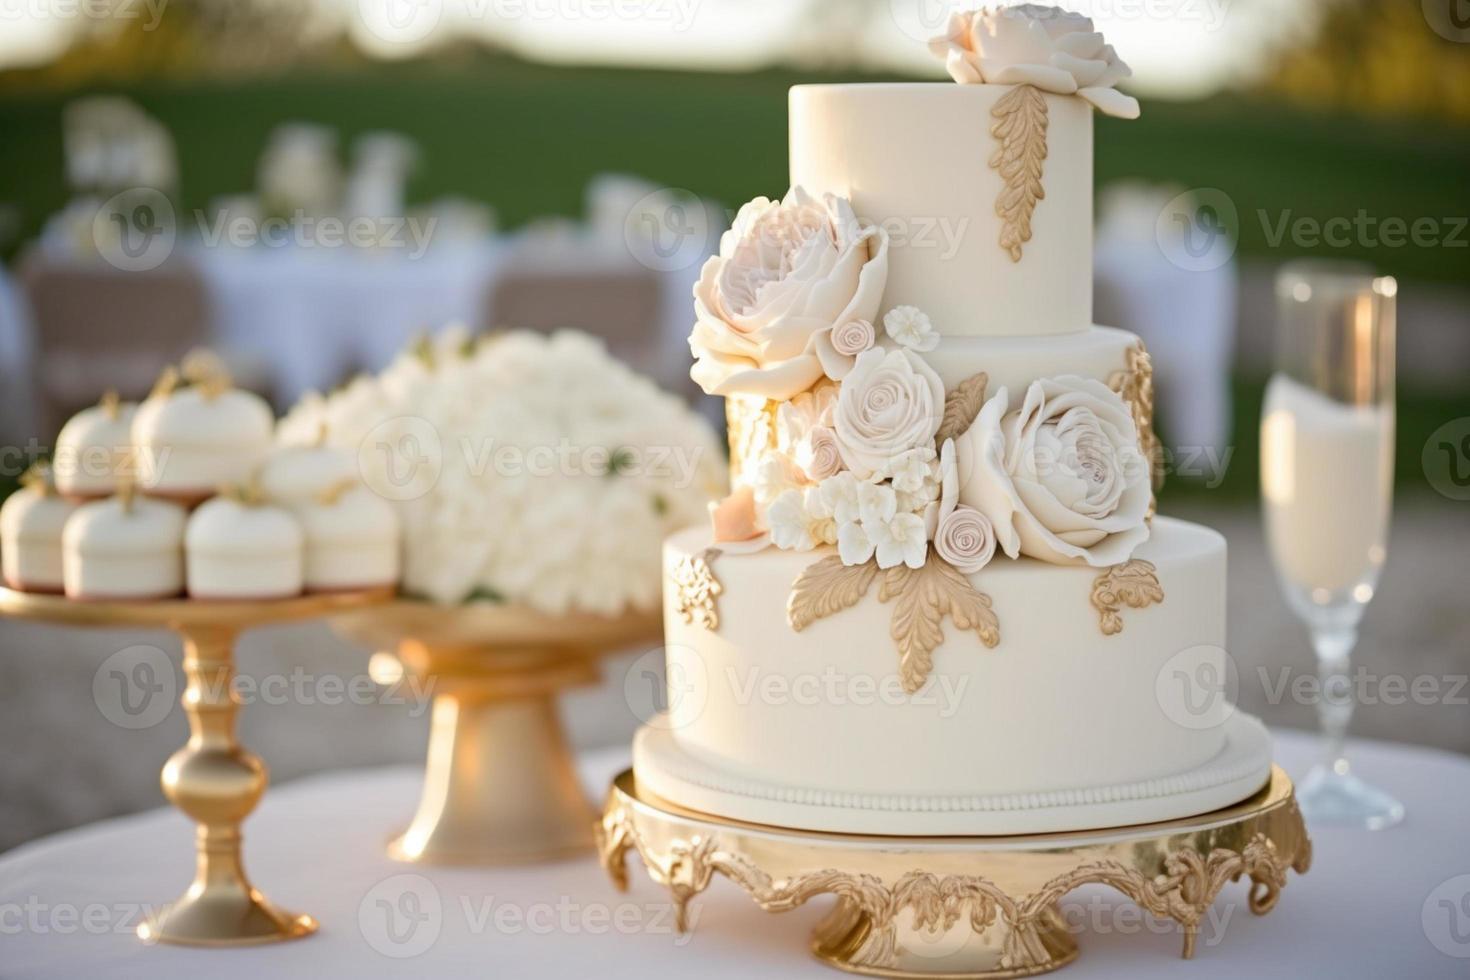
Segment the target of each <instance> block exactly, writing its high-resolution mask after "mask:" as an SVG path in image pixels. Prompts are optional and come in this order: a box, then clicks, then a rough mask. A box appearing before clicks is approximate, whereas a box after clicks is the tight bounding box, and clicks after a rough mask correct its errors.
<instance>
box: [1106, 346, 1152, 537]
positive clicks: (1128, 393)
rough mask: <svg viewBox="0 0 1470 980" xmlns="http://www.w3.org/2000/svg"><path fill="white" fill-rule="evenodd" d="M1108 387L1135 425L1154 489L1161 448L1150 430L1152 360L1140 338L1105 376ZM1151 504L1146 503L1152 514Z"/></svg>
mask: <svg viewBox="0 0 1470 980" xmlns="http://www.w3.org/2000/svg"><path fill="white" fill-rule="evenodd" d="M1108 387H1109V388H1111V389H1113V390H1114V391H1116V392H1117V393H1118V394H1119V395H1121V396H1122V397H1123V401H1125V402H1127V403H1128V410H1129V411H1130V412H1132V413H1133V424H1134V425H1135V426H1137V427H1138V451H1139V452H1141V453H1143V458H1144V459H1146V460H1148V466H1149V476H1150V478H1151V479H1152V480H1153V487H1154V493H1155V494H1157V493H1158V491H1159V490H1161V489H1163V486H1164V452H1163V446H1162V444H1161V443H1160V442H1159V437H1158V435H1157V433H1155V432H1154V363H1153V358H1151V357H1149V354H1148V349H1147V348H1145V347H1144V346H1143V341H1141V340H1140V341H1138V342H1137V343H1136V344H1134V345H1133V346H1132V347H1130V348H1128V354H1127V365H1126V366H1125V367H1124V368H1122V369H1121V370H1118V371H1114V372H1113V373H1112V375H1111V376H1109V377H1108ZM1153 513H1154V508H1153V506H1152V505H1150V507H1149V516H1150V517H1152V516H1153Z"/></svg>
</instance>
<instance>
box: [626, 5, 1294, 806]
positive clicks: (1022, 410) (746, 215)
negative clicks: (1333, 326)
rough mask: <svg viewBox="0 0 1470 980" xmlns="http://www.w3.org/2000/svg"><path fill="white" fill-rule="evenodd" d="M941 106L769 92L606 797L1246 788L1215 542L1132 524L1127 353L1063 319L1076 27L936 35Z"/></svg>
mask: <svg viewBox="0 0 1470 980" xmlns="http://www.w3.org/2000/svg"><path fill="white" fill-rule="evenodd" d="M933 47H934V49H935V51H936V53H937V54H939V55H940V56H941V57H942V58H944V60H945V62H946V65H947V67H948V69H949V72H950V74H951V76H952V77H953V78H954V80H955V82H957V83H959V84H951V83H940V84H932V83H931V84H924V83H916V84H873V85H812V86H798V87H796V88H794V89H792V91H791V99H790V123H791V132H790V141H791V182H792V188H793V189H792V190H791V192H790V193H789V194H788V195H787V196H786V197H785V199H784V200H782V201H779V202H775V201H769V200H767V199H764V198H759V199H757V200H755V201H752V202H750V203H749V204H747V205H746V206H745V207H744V208H742V209H741V211H740V213H739V215H738V216H737V218H736V220H735V224H734V227H733V228H732V229H731V231H729V232H728V233H727V234H726V235H725V237H724V239H723V240H722V242H721V248H720V254H719V255H717V256H715V257H713V258H711V259H710V260H709V262H708V263H707V264H706V266H705V268H704V270H703V274H702V276H701V280H700V282H699V284H698V286H697V287H696V289H695V309H696V316H697V323H696V325H695V327H694V331H693V334H692V336H691V341H690V342H691V346H692V348H693V351H694V354H695V358H696V364H695V367H694V369H693V375H694V378H695V379H696V380H697V381H698V382H699V383H700V384H701V386H702V387H703V388H704V389H705V390H706V391H707V392H710V393H711V394H718V395H723V396H725V397H726V399H727V405H728V417H729V421H730V450H731V465H732V480H733V483H734V492H733V493H732V495H731V496H730V497H729V498H727V499H726V500H725V501H723V502H721V503H720V504H719V505H718V506H716V507H715V508H713V518H714V520H713V523H714V533H713V536H711V532H710V530H709V529H707V528H697V529H692V530H689V531H686V532H684V533H682V534H679V535H676V536H675V537H673V538H671V539H670V540H669V541H668V542H667V544H666V547H665V570H666V573H667V576H668V581H667V583H666V588H665V609H666V613H665V622H666V641H667V663H668V698H669V701H668V710H667V712H666V713H664V714H662V715H660V716H659V717H657V718H655V719H654V720H653V721H652V722H650V724H648V725H646V726H645V727H644V728H643V729H642V730H641V731H640V732H639V734H638V736H637V739H636V741H635V745H634V768H635V773H636V777H637V779H638V781H639V784H640V785H641V786H642V787H644V788H646V789H647V790H650V791H652V792H653V793H655V794H657V795H659V796H662V797H664V798H666V799H669V800H671V801H673V802H676V803H678V804H681V805H683V806H686V807H689V808H691V809H695V810H701V811H706V812H710V813H715V814H718V815H721V816H725V817H731V818H735V819H742V820H749V821H753V822H758V823H766V824H775V825H779V826H786V827H798V828H808V829H814V830H822V831H848V832H862V833H877V834H902V835H931V834H1011V833H1027V832H1041V831H1054V830H1080V829H1087V828H1092V827H1103V826H1117V825H1122V824H1130V823H1143V822H1151V821H1157V820H1166V819H1172V818H1176V817H1181V816H1185V815H1189V814H1195V813H1202V812H1206V811H1209V810H1212V809H1215V808H1218V807H1221V806H1225V805H1227V804H1230V803H1233V802H1235V801H1238V800H1240V799H1243V798H1245V797H1247V796H1249V795H1250V794H1251V793H1253V792H1255V791H1256V790H1257V789H1259V788H1260V787H1261V785H1262V784H1263V783H1264V782H1265V781H1266V779H1267V777H1268V775H1269V773H1270V761H1271V760H1270V744H1269V740H1268V737H1267V735H1266V732H1265V730H1264V728H1263V727H1262V726H1261V725H1260V723H1259V722H1257V721H1256V720H1255V719H1252V718H1249V717H1247V716H1245V715H1243V714H1241V713H1238V712H1235V711H1234V709H1233V707H1232V706H1231V705H1230V704H1229V703H1228V701H1227V699H1226V698H1225V686H1226V685H1225V680H1226V678H1227V664H1228V658H1227V655H1226V653H1225V649H1224V643H1225V541H1224V539H1223V538H1221V536H1220V535H1219V534H1217V533H1215V532H1214V531H1211V530H1209V529H1206V528H1203V527H1200V526H1197V525H1193V524H1188V523H1185V522H1182V521H1177V520H1170V519H1167V518H1164V517H1156V516H1154V507H1153V491H1154V490H1155V489H1156V482H1157V476H1158V475H1159V474H1158V471H1159V469H1160V465H1159V456H1158V452H1157V446H1156V443H1155V440H1154V436H1153V432H1152V410H1153V404H1152V402H1153V394H1152V378H1151V369H1150V363H1149V359H1148V355H1147V353H1145V351H1144V349H1143V345H1142V343H1141V342H1140V341H1139V339H1138V338H1137V337H1136V336H1134V335H1133V334H1130V333H1128V332H1126V331H1123V330H1117V329H1113V328H1110V327H1102V326H1096V325H1094V324H1093V323H1092V110H1093V108H1094V107H1096V108H1099V109H1101V110H1103V111H1105V112H1109V113H1110V114H1114V115H1119V116H1124V117H1132V116H1135V115H1136V114H1137V104H1136V103H1135V102H1133V100H1132V99H1130V98H1128V97H1127V96H1124V95H1122V94H1121V93H1119V92H1117V91H1116V90H1115V89H1114V88H1113V84H1114V83H1115V82H1116V81H1117V80H1118V79H1119V78H1121V77H1124V76H1125V75H1126V74H1127V68H1126V66H1124V65H1123V64H1122V63H1121V62H1120V61H1119V60H1118V59H1117V57H1116V55H1115V54H1114V53H1113V50H1112V48H1111V47H1109V46H1107V45H1106V44H1104V42H1103V40H1102V37H1101V35H1098V34H1096V33H1094V32H1093V31H1092V25H1091V22H1090V21H1088V20H1087V19H1086V18H1082V17H1078V16H1077V15H1073V14H1066V13H1063V12H1061V11H1058V10H1055V9H1054V8H1040V7H1033V6H1025V7H1012V8H1007V9H1003V10H1000V11H996V12H988V11H979V12H977V13H974V14H964V15H957V16H956V17H955V18H954V20H953V21H952V22H951V24H950V27H949V30H948V32H947V33H946V35H945V36H944V37H942V38H939V39H936V41H935V42H934V43H933Z"/></svg>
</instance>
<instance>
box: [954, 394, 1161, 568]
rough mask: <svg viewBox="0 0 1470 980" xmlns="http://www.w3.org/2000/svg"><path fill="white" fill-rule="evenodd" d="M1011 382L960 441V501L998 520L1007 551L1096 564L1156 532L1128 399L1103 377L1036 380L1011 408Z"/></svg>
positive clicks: (1113, 559) (1115, 558)
mask: <svg viewBox="0 0 1470 980" xmlns="http://www.w3.org/2000/svg"><path fill="white" fill-rule="evenodd" d="M1008 404H1009V402H1008V395H1007V392H1006V390H1005V389H1004V388H1002V389H1001V390H1000V391H999V392H997V393H996V394H995V396H994V397H993V398H991V399H990V400H989V401H987V402H986V403H985V407H984V408H982V409H981V410H980V415H979V417H978V418H977V419H976V420H975V423H974V424H973V425H972V426H971V427H970V429H969V431H967V432H966V433H965V434H964V435H963V436H961V437H960V438H959V439H958V440H956V449H957V455H958V470H959V473H960V488H959V500H960V502H961V503H963V504H966V505H968V506H971V507H974V508H975V509H976V510H978V511H980V512H981V513H982V514H984V515H985V516H986V517H987V518H989V519H990V522H991V524H992V525H993V526H994V528H995V535H996V539H997V541H998V542H999V544H1000V547H1001V548H1002V549H1003V550H1004V551H1005V553H1006V554H1007V555H1009V556H1010V557H1012V558H1014V557H1016V555H1017V554H1024V555H1029V556H1031V557H1033V558H1039V559H1041V560H1042V561H1049V562H1056V563H1059V564H1087V565H1093V566H1096V567H1099V568H1101V567H1104V566H1108V565H1116V564H1117V563H1119V562H1122V561H1126V560H1127V559H1128V558H1129V557H1130V556H1131V555H1132V554H1133V550H1134V549H1135V548H1137V547H1138V546H1139V545H1140V544H1142V543H1143V542H1144V541H1146V540H1147V539H1148V525H1147V523H1146V522H1145V518H1146V516H1147V514H1148V506H1149V500H1150V498H1151V494H1152V490H1151V486H1150V481H1149V471H1148V462H1147V460H1146V459H1145V457H1144V456H1143V454H1142V453H1141V452H1140V451H1139V448H1138V429H1137V427H1136V426H1135V425H1134V423H1133V416H1132V414H1131V413H1130V412H1129V411H1128V406H1127V405H1126V404H1125V403H1124V402H1123V399H1122V398H1121V397H1119V395H1118V394H1117V393H1116V392H1114V391H1113V390H1111V389H1110V388H1108V387H1107V386H1106V385H1104V384H1103V383H1102V382H1100V381H1095V380H1092V379H1089V378H1079V377H1074V376H1064V377H1057V378H1045V379H1042V380H1040V381H1035V382H1032V384H1031V386H1030V387H1029V388H1027V389H1026V397H1025V399H1024V400H1023V402H1022V405H1021V407H1020V408H1019V409H1017V410H1016V411H1014V412H1010V413H1007V412H1006V408H1007V406H1008Z"/></svg>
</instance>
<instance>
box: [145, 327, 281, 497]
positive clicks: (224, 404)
mask: <svg viewBox="0 0 1470 980" xmlns="http://www.w3.org/2000/svg"><path fill="white" fill-rule="evenodd" d="M181 382H184V384H182V386H181ZM274 424H275V420H274V417H273V416H272V414H271V409H270V406H269V405H267V404H266V403H265V401H264V399H262V398H260V397H259V396H258V395H254V394H251V393H250V392H248V391H240V390H239V389H236V388H232V387H231V386H230V378H229V375H228V374H227V373H225V371H224V369H223V367H222V366H221V365H220V364H219V363H218V361H216V360H215V359H214V358H212V357H208V356H200V355H194V356H191V357H190V358H187V359H186V360H185V362H184V364H183V367H182V370H181V371H179V372H175V371H173V370H169V371H167V372H165V373H164V376H163V377H162V378H160V379H159V382H158V384H157V385H156V386H155V387H154V390H153V393H152V394H150V395H149V396H148V399H147V400H146V401H144V402H143V404H142V405H140V406H138V411H137V412H136V414H135V415H134V416H133V428H132V437H133V446H134V449H135V452H136V455H137V463H138V481H139V485H140V486H141V487H142V488H143V490H144V491H145V492H147V493H148V494H149V495H150V496H155V497H169V498H172V499H175V500H179V501H181V502H183V503H188V504H194V503H198V502H199V501H201V500H205V499H208V498H209V497H211V496H213V495H214V493H215V488H216V487H219V486H220V485H222V484H227V483H243V482H245V481H246V480H249V479H250V478H251V477H253V476H254V475H255V471H256V469H257V468H258V467H259V466H260V464H261V462H262V461H264V459H265V457H266V454H267V453H268V452H269V450H270V444H271V430H272V429H273V428H274Z"/></svg>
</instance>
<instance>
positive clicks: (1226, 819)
mask: <svg viewBox="0 0 1470 980" xmlns="http://www.w3.org/2000/svg"><path fill="white" fill-rule="evenodd" d="M598 848H599V852H600V854H601V858H602V863H603V866H604V868H605V869H606V870H607V872H608V874H609V875H610V876H611V877H612V879H613V881H614V883H615V884H616V885H617V886H618V887H619V888H620V889H626V887H627V884H628V877H627V876H628V871H627V855H628V852H629V851H633V852H636V853H637V855H638V857H639V858H640V859H641V860H642V862H643V864H644V867H645V868H646V869H647V871H648V875H649V877H650V878H652V879H653V880H654V881H655V882H657V883H658V884H661V885H663V886H664V887H666V888H668V889H669V892H670V894H671V896H672V898H673V900H674V903H675V907H676V910H677V915H676V925H677V927H678V928H679V930H680V931H681V932H682V931H684V930H685V929H686V928H687V916H686V909H687V906H688V904H689V902H690V901H691V900H692V899H693V898H694V897H695V896H697V895H699V894H700V893H701V892H703V891H704V890H705V889H706V888H707V887H709V884H710V882H711V881H712V880H713V878H714V876H715V875H716V874H720V875H723V876H725V877H726V878H729V879H730V880H731V881H734V882H735V883H736V884H737V885H739V886H740V887H741V888H742V889H744V890H745V891H746V892H747V893H749V895H750V896H751V898H753V899H754V900H755V902H756V904H757V905H758V906H760V907H761V908H762V909H764V910H766V911H768V912H784V911H788V910H790V909H793V908H796V907H798V906H800V905H803V904H805V903H806V902H807V901H809V900H810V899H812V898H815V897H817V896H819V895H835V896H836V897H837V904H836V905H835V906H834V907H833V909H832V911H831V912H830V913H829V914H828V916H827V918H826V919H824V920H823V921H822V922H821V923H820V924H819V925H818V926H817V927H816V929H815V931H814V934H813V941H812V946H811V949H812V952H813V953H814V954H815V955H816V956H817V957H818V958H819V959H821V960H823V961H825V962H827V963H829V964H831V965H833V966H837V967H840V968H842V969H844V970H848V971H851V972H854V973H861V974H868V975H871V976H886V977H894V976H904V977H923V976H936V977H938V976H946V977H961V976H963V977H1022V976H1031V975H1035V974H1038V973H1045V972H1048V971H1050V970H1054V969H1056V968H1058V967H1060V966H1063V965H1065V964H1066V963H1069V962H1071V961H1072V960H1073V959H1075V958H1076V957H1077V955H1078V947H1077V933H1076V930H1075V929H1074V928H1072V927H1070V926H1069V925H1068V923H1067V922H1066V921H1065V919H1064V918H1063V916H1062V914H1061V910H1060V908H1059V906H1058V904H1057V903H1058V901H1059V900H1060V899H1061V898H1062V897H1064V896H1065V895H1067V894H1068V893H1069V892H1071V891H1073V890H1074V889H1076V888H1078V887H1081V886H1082V885H1088V884H1101V885H1107V886H1110V887H1112V888H1113V889H1115V890H1117V891H1118V892H1121V893H1122V894H1123V895H1124V896H1126V897H1127V898H1128V899H1130V900H1132V901H1133V902H1135V903H1136V904H1137V905H1138V906H1140V907H1141V908H1142V909H1144V910H1145V911H1147V912H1149V913H1151V914H1153V915H1154V916H1157V917H1159V918H1163V919H1172V920H1173V921H1174V922H1176V923H1178V925H1179V927H1180V930H1181V932H1182V934H1183V956H1184V958H1185V959H1189V958H1191V957H1193V956H1194V954H1195V952H1196V948H1197V945H1198V936H1199V930H1200V926H1201V924H1202V923H1204V922H1205V921H1206V917H1207V916H1208V914H1209V911H1210V907H1211V906H1212V905H1213V904H1214V902H1215V899H1216V898H1217V897H1218V896H1219V895H1220V894H1221V892H1222V891H1223V890H1224V889H1225V887H1226V886H1227V885H1228V884H1230V883H1231V882H1235V881H1238V880H1239V879H1241V878H1247V879H1249V881H1250V888H1249V891H1248V894H1247V904H1248V907H1249V908H1250V910H1251V912H1252V913H1254V914H1256V915H1265V914H1266V913H1268V912H1270V911H1271V910H1272V909H1273V908H1275V907H1276V903H1277V901H1278V899H1279V898H1280V896H1281V893H1282V889H1283V888H1284V887H1285V886H1286V883H1287V871H1288V869H1291V870H1295V871H1296V872H1297V873H1298V874H1302V873H1305V872H1306V871H1307V870H1308V868H1309V867H1310V866H1311V860H1312V844H1311V840H1310V839H1309V838H1308V837H1307V832H1306V826H1305V824H1304V823H1303V822H1302V817H1301V813H1300V811H1299V810H1298V809H1297V805H1296V800H1295V798H1294V796H1293V792H1292V786H1291V780H1289V779H1288V778H1287V776H1286V774H1285V773H1284V772H1282V771H1281V770H1280V769H1273V770H1272V773H1271V779H1270V781H1269V783H1268V784H1267V785H1266V786H1265V787H1264V788H1262V789H1261V790H1260V791H1259V792H1258V793H1256V794H1255V795H1254V796H1252V797H1251V798H1250V799H1247V800H1245V801H1243V802H1241V803H1237V804H1235V805H1234V806H1231V807H1228V808H1226V809H1224V810H1217V811H1215V812H1213V813H1209V814H1205V815H1203V816H1199V817H1190V818H1186V819H1182V820H1175V821H1170V822H1167V823H1159V824H1145V825H1141V826H1135V827H1124V828H1114V829H1106V830H1094V831H1087V832H1083V833H1072V834H1045V835H1037V836H1032V837H949V838H904V837H863V836H859V835H846V834H822V833H815V832H809V831H787V830H783V829H781V828H777V827H758V826H754V825H751V824H741V823H737V822H733V821H725V820H722V819H721V818H719V817H715V816H710V815H707V814H701V813H696V812H694V811H690V810H684V809H682V808H680V807H678V806H676V805H674V804H671V803H668V802H666V801H664V800H662V799H660V798H658V797H654V796H652V795H651V794H648V793H646V792H645V791H644V790H642V789H641V788H640V787H639V786H638V785H637V783H636V782H635V781H634V779H633V774H632V772H631V771H629V772H625V773H624V774H623V775H622V776H620V777H618V779H617V780H615V781H614V783H613V786H612V789H611V791H610V792H609V794H608V799H607V803H606V805H605V806H604V809H603V817H602V822H601V825H600V827H599V834H598ZM1150 936H1151V933H1150V931H1149V930H1141V931H1140V934H1139V938H1138V939H1137V940H1135V941H1137V942H1146V941H1149V939H1150ZM1181 975H1183V974H1181Z"/></svg>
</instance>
